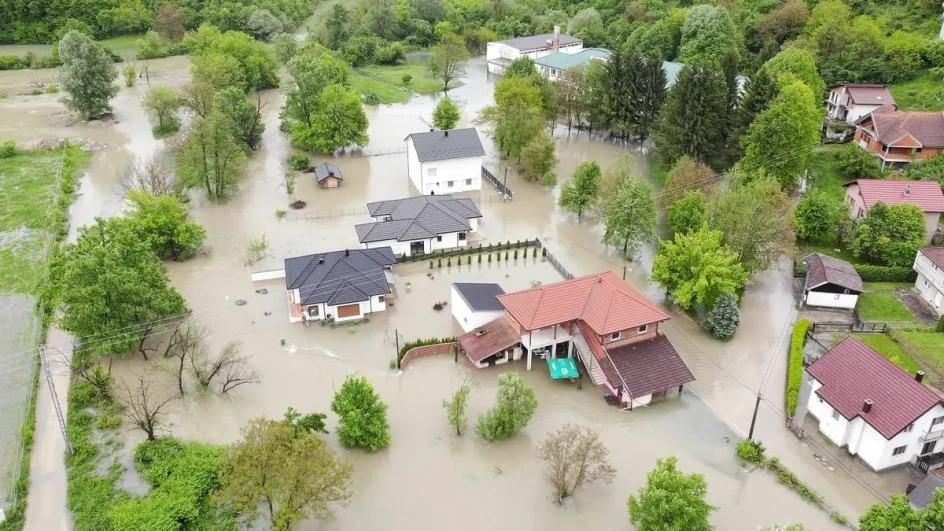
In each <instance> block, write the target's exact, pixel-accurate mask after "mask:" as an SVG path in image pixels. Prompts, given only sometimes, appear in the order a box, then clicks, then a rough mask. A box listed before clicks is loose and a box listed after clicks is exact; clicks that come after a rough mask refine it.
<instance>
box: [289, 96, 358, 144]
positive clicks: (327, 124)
mask: <svg viewBox="0 0 944 531" xmlns="http://www.w3.org/2000/svg"><path fill="white" fill-rule="evenodd" d="M368 125H369V122H368V121H367V114H366V113H365V112H364V107H363V106H362V105H361V100H360V98H359V97H358V96H357V94H355V93H354V92H352V91H351V90H349V89H347V88H345V87H343V86H341V85H330V86H328V87H327V88H325V89H324V91H323V92H322V93H321V97H320V98H319V99H318V104H317V105H316V106H315V109H314V111H312V113H311V120H310V125H306V124H305V123H303V122H297V123H293V124H292V125H291V131H292V142H293V143H294V144H295V145H296V146H298V147H300V148H302V149H305V150H308V151H320V152H322V153H334V152H335V151H336V150H338V149H341V148H344V147H347V146H350V145H351V144H357V145H358V146H364V145H367V142H369V141H370V137H369V136H368V135H367V127H368Z"/></svg>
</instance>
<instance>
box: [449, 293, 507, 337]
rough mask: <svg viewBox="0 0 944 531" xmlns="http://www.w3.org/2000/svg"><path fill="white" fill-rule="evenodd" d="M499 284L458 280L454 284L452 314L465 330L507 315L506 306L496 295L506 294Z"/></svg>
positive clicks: (451, 303) (467, 330)
mask: <svg viewBox="0 0 944 531" xmlns="http://www.w3.org/2000/svg"><path fill="white" fill-rule="evenodd" d="M504 294H505V290H503V289H501V286H499V285H498V284H474V283H460V282H456V283H455V284H453V285H452V301H451V302H450V303H449V304H450V305H451V306H452V316H453V317H455V318H456V322H458V323H459V326H461V327H462V330H463V331H464V332H469V331H471V330H473V329H475V328H478V327H480V326H483V325H485V324H486V323H490V322H492V321H494V320H495V319H498V318H499V317H501V316H503V315H505V307H504V306H502V305H501V303H500V302H498V299H496V298H495V297H496V296H497V295H504Z"/></svg>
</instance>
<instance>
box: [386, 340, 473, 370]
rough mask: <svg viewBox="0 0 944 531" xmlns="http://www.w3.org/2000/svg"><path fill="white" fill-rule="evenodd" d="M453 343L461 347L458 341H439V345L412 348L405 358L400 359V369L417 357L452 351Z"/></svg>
mask: <svg viewBox="0 0 944 531" xmlns="http://www.w3.org/2000/svg"><path fill="white" fill-rule="evenodd" d="M453 345H455V347H456V348H459V345H458V344H456V343H439V344H438V345H426V346H423V347H415V348H411V349H410V350H409V351H407V353H406V354H405V355H404V356H403V359H402V360H400V369H404V368H406V366H407V364H409V363H410V362H411V361H413V360H415V359H416V358H422V357H425V356H434V355H436V354H448V353H450V352H452V346H453Z"/></svg>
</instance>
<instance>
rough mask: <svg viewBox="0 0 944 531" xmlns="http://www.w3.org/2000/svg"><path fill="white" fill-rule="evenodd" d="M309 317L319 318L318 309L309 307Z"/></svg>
mask: <svg viewBox="0 0 944 531" xmlns="http://www.w3.org/2000/svg"><path fill="white" fill-rule="evenodd" d="M308 317H318V307H317V306H309V307H308Z"/></svg>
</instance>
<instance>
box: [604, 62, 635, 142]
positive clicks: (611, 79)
mask: <svg viewBox="0 0 944 531" xmlns="http://www.w3.org/2000/svg"><path fill="white" fill-rule="evenodd" d="M601 81H602V82H603V84H604V86H603V93H602V99H603V101H602V103H603V110H602V114H603V116H604V122H605V123H604V124H600V126H599V127H601V128H602V127H606V128H608V129H609V130H610V132H611V133H613V134H614V135H616V136H621V137H622V136H625V135H626V134H627V133H628V132H629V130H630V127H631V126H630V124H631V123H632V112H633V111H632V106H633V104H634V103H635V102H633V99H632V90H631V86H630V74H629V71H628V65H627V58H626V55H625V54H624V53H623V52H621V51H620V50H615V51H614V52H613V53H612V54H610V58H609V59H608V60H607V61H606V63H605V64H604V66H603V75H602V79H601Z"/></svg>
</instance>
